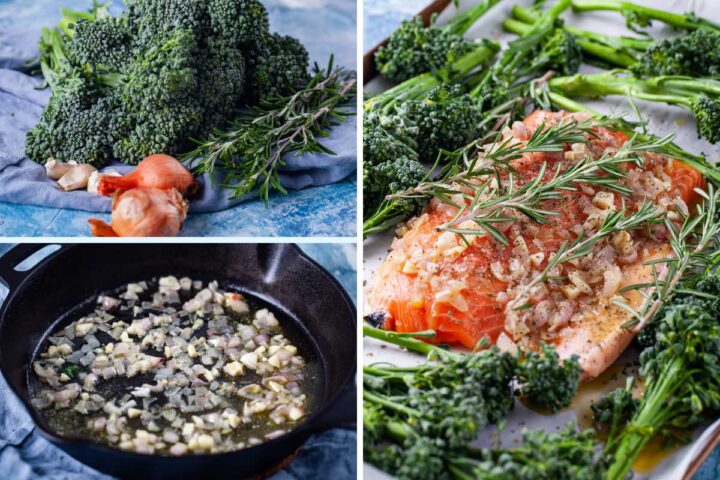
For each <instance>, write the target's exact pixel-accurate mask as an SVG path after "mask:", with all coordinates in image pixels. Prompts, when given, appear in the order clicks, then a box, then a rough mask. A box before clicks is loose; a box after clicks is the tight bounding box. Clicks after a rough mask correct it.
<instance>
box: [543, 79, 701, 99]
mask: <svg viewBox="0 0 720 480" xmlns="http://www.w3.org/2000/svg"><path fill="white" fill-rule="evenodd" d="M696 83H698V85H699V82H696ZM548 85H549V86H550V88H555V89H558V90H560V91H561V92H562V93H564V94H566V95H573V96H581V97H599V96H604V95H629V96H631V97H633V98H638V99H640V100H648V101H651V102H664V103H668V104H671V105H684V106H687V107H690V106H691V104H692V99H691V97H690V94H689V92H687V91H682V90H673V88H672V87H673V82H671V81H668V82H659V81H652V80H641V79H636V78H634V77H628V76H622V77H620V76H616V75H613V74H605V73H601V74H594V75H593V74H590V75H582V74H579V75H573V76H571V77H556V78H552V79H550V81H549V82H548ZM661 85H662V86H663V87H665V88H662V90H661V91H663V92H669V93H656V92H658V91H660V88H658V87H660V86H661ZM683 85H685V84H683ZM676 86H677V87H681V85H676Z"/></svg>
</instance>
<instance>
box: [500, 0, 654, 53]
mask: <svg viewBox="0 0 720 480" xmlns="http://www.w3.org/2000/svg"><path fill="white" fill-rule="evenodd" d="M512 16H513V18H515V19H516V20H520V21H521V22H523V23H530V24H532V23H535V21H536V20H537V15H536V14H535V13H534V12H533V10H531V9H528V8H523V7H521V6H520V5H515V6H513V8H512ZM563 28H564V29H565V31H566V32H568V33H569V34H571V35H573V36H574V37H576V38H578V39H581V37H582V38H586V39H588V40H592V41H595V42H599V43H603V44H605V45H607V46H618V47H622V48H626V49H630V50H639V51H642V52H644V51H645V50H647V49H648V48H650V47H651V46H652V44H653V43H654V42H653V41H652V40H643V39H640V38H631V37H611V36H609V35H603V34H601V33H596V32H590V31H587V30H582V29H580V28H577V27H573V26H571V25H565V26H564V27H563Z"/></svg>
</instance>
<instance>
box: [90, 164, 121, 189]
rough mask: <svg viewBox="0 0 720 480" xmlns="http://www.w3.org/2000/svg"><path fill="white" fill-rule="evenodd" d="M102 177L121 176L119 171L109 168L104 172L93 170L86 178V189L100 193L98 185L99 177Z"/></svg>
mask: <svg viewBox="0 0 720 480" xmlns="http://www.w3.org/2000/svg"><path fill="white" fill-rule="evenodd" d="M103 177H122V175H121V174H120V172H118V171H116V170H113V169H109V170H106V171H104V172H97V171H96V172H93V173H92V174H91V175H90V178H89V179H88V184H87V190H88V192H90V193H94V194H95V195H100V192H99V190H98V186H99V185H100V179H101V178H103Z"/></svg>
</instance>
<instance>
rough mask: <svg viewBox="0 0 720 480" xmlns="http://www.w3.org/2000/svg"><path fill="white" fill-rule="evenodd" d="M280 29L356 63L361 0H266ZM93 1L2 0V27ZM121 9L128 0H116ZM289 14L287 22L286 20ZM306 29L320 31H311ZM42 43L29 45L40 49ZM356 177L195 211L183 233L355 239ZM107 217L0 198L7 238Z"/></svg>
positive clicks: (70, 230)
mask: <svg viewBox="0 0 720 480" xmlns="http://www.w3.org/2000/svg"><path fill="white" fill-rule="evenodd" d="M263 3H264V4H265V5H266V6H267V8H268V12H269V14H270V24H271V28H272V29H273V30H274V31H282V32H283V33H284V34H288V35H293V36H297V37H302V38H303V42H304V44H305V46H306V48H307V49H308V52H309V53H310V56H311V58H312V59H315V60H317V61H321V62H323V63H324V62H325V61H326V59H327V58H328V57H329V56H330V54H332V53H334V54H335V58H336V61H337V62H339V63H341V64H344V66H346V67H348V68H351V69H355V68H356V62H355V58H356V45H357V43H356V42H357V39H356V32H357V28H356V3H355V0H265V1H264V2H263ZM90 4H91V1H90V0H62V1H57V0H31V1H29V0H0V29H2V30H6V31H11V30H22V29H23V28H24V27H29V26H30V25H33V24H34V23H33V19H34V18H37V16H38V15H39V12H42V16H43V17H44V16H46V12H48V11H57V12H58V13H57V16H56V18H55V19H52V20H53V21H57V20H59V19H60V17H61V15H60V12H59V9H60V7H61V6H63V7H67V8H71V9H76V10H84V9H87V8H88V6H89V5H90ZM112 4H113V9H114V10H115V12H118V11H120V9H121V8H122V1H120V0H113V1H112ZM280 19H282V22H281V21H280ZM307 32H318V34H317V35H308V33H307ZM34 48H35V45H29V46H28V49H29V50H30V51H33V50H32V49H34ZM356 198H357V182H356V178H355V176H354V175H351V176H350V177H348V178H347V179H345V180H343V181H341V182H339V183H336V184H333V185H327V186H323V187H317V188H308V189H305V190H301V191H291V192H289V194H288V195H286V196H285V195H281V194H275V195H273V197H272V198H271V205H270V208H269V209H267V208H265V205H264V203H263V202H262V201H260V200H254V201H249V202H246V203H244V204H242V205H239V206H237V207H234V208H231V209H229V210H226V211H222V212H215V213H209V214H192V215H190V216H189V218H188V220H187V223H186V225H185V228H184V229H183V232H182V235H183V236H191V237H200V236H216V237H225V236H242V237H249V236H252V237H257V236H263V237H352V236H355V232H356V215H357V213H356ZM93 217H103V218H106V219H107V218H108V216H107V215H97V214H89V213H86V212H79V211H75V210H64V209H57V208H43V207H33V206H23V205H16V204H10V203H2V202H0V236H6V237H7V236H10V237H31V236H32V237H38V236H43V237H51V236H52V237H64V236H87V235H89V231H88V226H87V220H88V219H90V218H93Z"/></svg>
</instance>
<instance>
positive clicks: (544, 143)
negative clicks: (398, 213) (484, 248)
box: [389, 120, 603, 208]
mask: <svg viewBox="0 0 720 480" xmlns="http://www.w3.org/2000/svg"><path fill="white" fill-rule="evenodd" d="M602 124H603V120H588V121H583V122H576V121H574V120H573V121H569V122H560V123H558V124H556V125H552V126H550V127H548V128H545V126H544V125H541V126H540V127H538V128H537V130H536V131H535V132H534V133H533V135H532V136H531V137H530V138H529V139H528V141H527V142H525V143H523V142H521V141H519V140H517V139H515V138H514V137H510V138H508V139H506V140H502V134H501V132H496V133H495V135H494V142H493V144H492V145H491V147H490V149H489V151H488V152H487V153H484V154H482V155H473V156H472V157H468V155H467V152H468V151H471V150H472V149H474V148H478V147H479V144H478V142H479V141H480V140H478V141H475V142H473V143H471V144H469V145H467V146H466V147H463V149H461V150H463V151H464V152H461V151H458V152H455V155H459V156H461V157H462V158H465V159H467V164H466V166H465V168H464V169H462V170H461V171H459V172H456V173H454V174H452V175H445V176H441V178H439V179H438V180H435V181H426V182H423V183H422V184H420V185H419V186H417V187H416V188H413V189H411V190H407V191H405V192H401V193H397V194H395V195H392V196H391V197H389V198H390V199H393V198H419V197H424V198H430V197H436V198H438V199H439V200H441V201H444V202H446V203H450V204H453V203H452V201H451V200H450V195H454V194H457V193H461V192H460V190H459V186H468V187H471V188H472V187H477V185H476V183H475V182H474V181H475V180H476V179H483V177H486V176H487V175H492V174H499V170H510V169H511V168H510V165H509V164H510V162H512V161H513V160H517V159H519V158H521V157H522V156H523V155H524V154H526V153H533V152H560V151H562V149H563V145H564V144H566V143H586V142H587V135H594V132H593V131H592V129H593V128H594V127H597V126H602ZM481 161H482V164H480V165H478V163H479V162H481ZM453 205H454V204H453ZM455 206H457V207H458V208H459V207H460V206H459V205H455Z"/></svg>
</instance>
